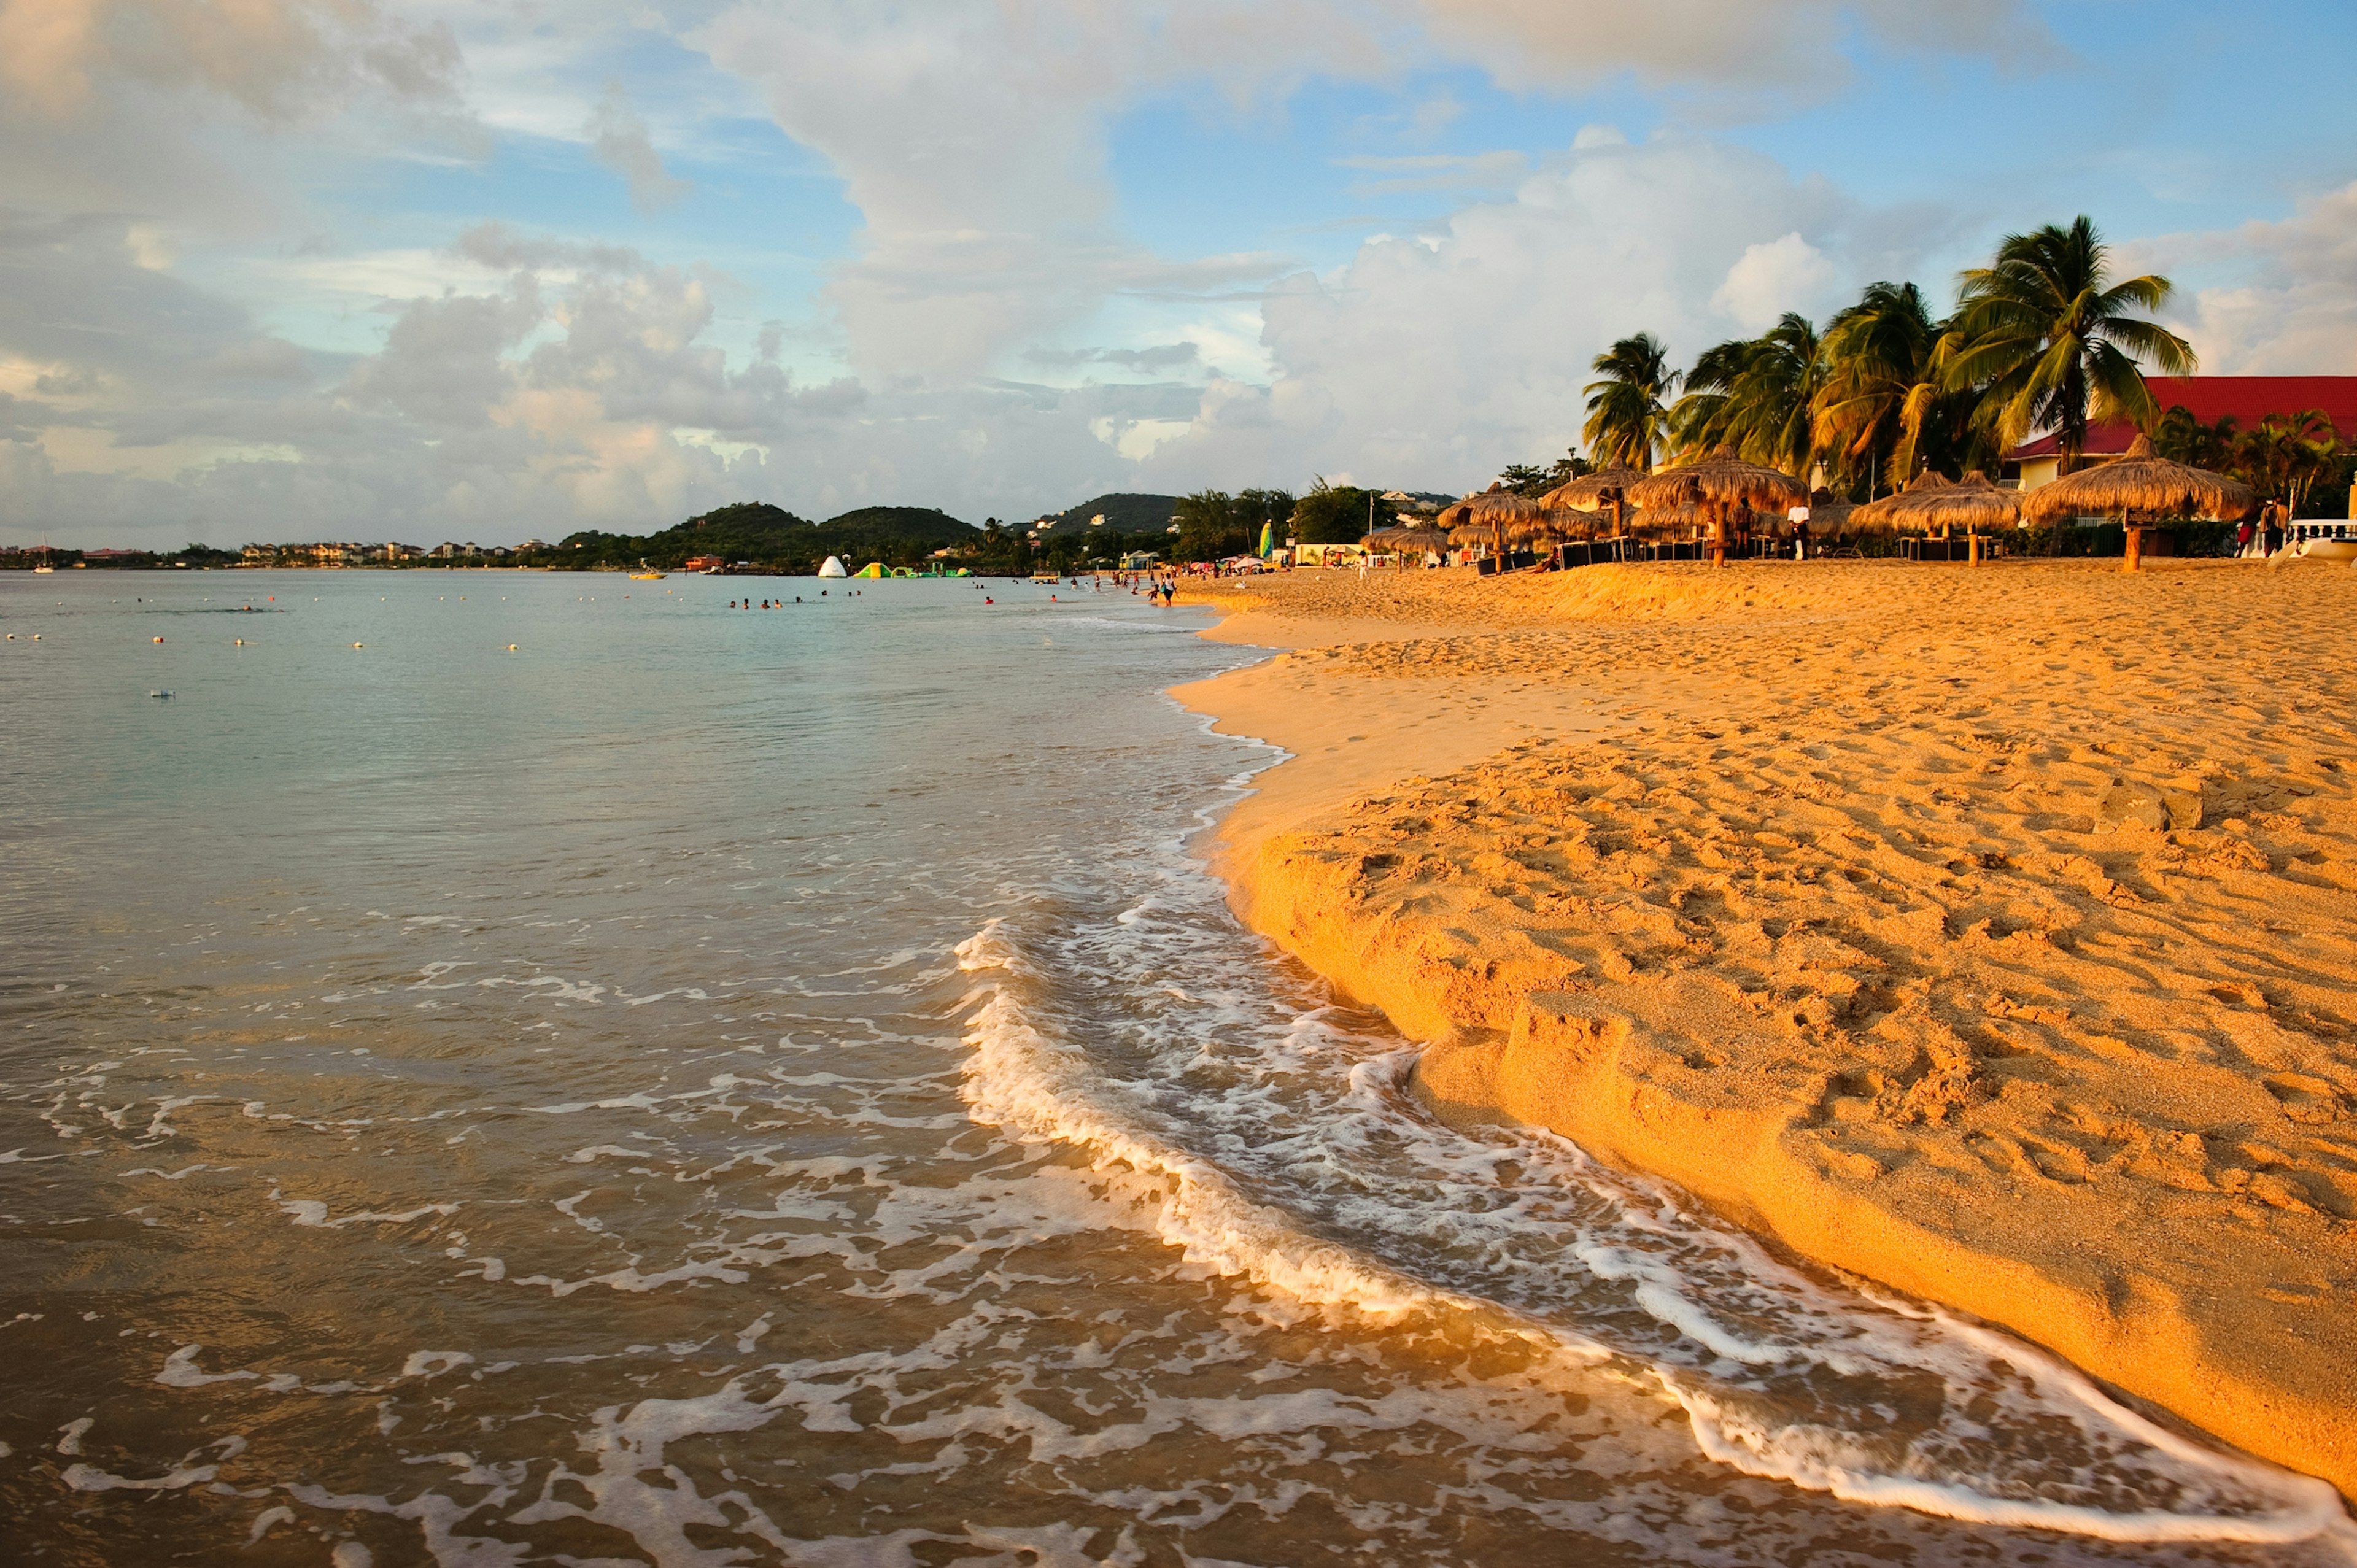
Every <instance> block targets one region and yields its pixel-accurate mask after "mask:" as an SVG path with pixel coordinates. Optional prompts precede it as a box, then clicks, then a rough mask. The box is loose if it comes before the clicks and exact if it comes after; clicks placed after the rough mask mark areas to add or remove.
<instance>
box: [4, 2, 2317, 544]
mask: <svg viewBox="0 0 2357 1568" xmlns="http://www.w3.org/2000/svg"><path fill="white" fill-rule="evenodd" d="M2352 68H2357V5H2351V4H2350V3H2349V0H2277V3H2267V4H2250V5H2217V4H2215V3H2214V0H2212V3H2207V4H2201V3H2191V0H2184V3H2180V0H2052V3H2040V0H1936V3H1929V4H1925V3H1919V0H1847V3H1845V0H1783V3H1781V4H1779V3H1776V0H1650V3H1649V4H1646V5H1631V4H1628V3H1626V0H1125V3H1116V0H914V3H901V0H741V3H729V0H471V3H460V0H414V3H408V0H0V543H22V542H38V539H39V538H41V537H47V538H48V539H50V540H51V541H52V542H56V543H58V544H60V545H67V546H72V547H81V548H92V547H98V546H102V545H114V546H145V547H151V548H167V547H177V546H178V545H180V544H183V543H186V542H190V541H198V542H208V543H213V544H220V545H226V546H232V547H233V546H235V545H238V544H241V543H244V542H250V541H301V540H318V539H328V540H361V541H371V542H373V541H379V540H385V539H397V540H400V541H402V542H408V543H421V544H427V545H431V544H433V543H436V542H441V541H443V540H446V539H447V540H453V541H459V542H465V541H474V542H479V543H483V544H494V543H514V542H520V541H522V540H523V539H525V538H527V537H537V538H542V539H549V540H554V539H557V538H560V537H562V536H563V535H564V534H565V533H568V532H573V531H574V530H576V529H580V528H599V529H606V530H611V531H620V532H651V531H653V530H656V529H660V528H663V527H668V526H670V525H671V524H672V523H674V522H677V521H680V520H682V519H683V518H685V517H687V516H690V515H692V514H694V513H696V512H700V511H703V510H709V509H710V508H712V507H715V506H718V505H722V504H725V503H727V502H730V501H737V500H765V501H771V502H775V503H776V504H778V505H780V506H782V507H785V508H787V509H788V510H791V511H794V512H796V513H798V514H800V515H802V516H805V517H810V518H813V519H818V518H824V517H828V516H832V515H834V514H836V513H839V512H842V511H845V510H850V509H852V508H855V507H860V506H867V505H876V504H895V505H912V506H938V507H940V508H942V509H943V510H947V511H949V512H951V513H952V515H955V516H958V517H961V518H964V519H966V520H968V521H975V522H979V521H982V520H983V519H985V517H999V518H1003V519H1006V520H1009V521H1016V520H1025V519H1028V518H1031V517H1033V516H1037V515H1039V514H1040V513H1042V512H1047V511H1055V510H1062V509H1064V508H1066V507H1068V506H1071V505H1073V504H1075V503H1076V502H1079V501H1081V500H1083V499H1088V498H1090V497H1092V496H1094V495H1097V494H1099V493H1102V492H1103V491H1108V490H1149V491H1161V492H1167V493H1185V492H1189V491H1193V490H1197V489H1206V488H1216V489H1229V490H1235V489H1244V488H1248V487H1253V486H1274V487H1281V488H1284V489H1292V490H1296V491H1298V490H1302V489H1307V488H1308V487H1309V486H1310V485H1311V484H1313V483H1314V482H1315V481H1316V480H1317V479H1318V478H1319V477H1323V478H1327V479H1329V480H1330V481H1333V482H1336V483H1358V484H1374V485H1381V486H1383V487H1386V488H1400V489H1413V490H1427V491H1448V492H1461V491H1465V490H1468V489H1473V488H1476V487H1479V486H1481V485H1484V484H1486V483H1488V482H1489V480H1490V479H1491V478H1492V477H1493V476H1494V475H1495V474H1496V473H1497V471H1498V470H1499V469H1500V468H1501V467H1503V466H1504V465H1507V464H1510V463H1516V462H1536V463H1545V462H1548V461H1551V460H1552V459H1554V458H1555V457H1556V456H1560V455H1561V454H1562V453H1563V452H1564V451H1565V450H1566V448H1568V447H1570V446H1573V445H1575V444H1576V443H1577V437H1578V432H1579V426H1580V424H1581V423H1582V419H1583V408H1582V397H1581V387H1582V385H1583V384H1584V383H1585V382H1586V381H1589V380H1591V379H1593V377H1592V372H1591V371H1589V369H1588V366H1589V362H1590V361H1591V360H1593V359H1594V357H1595V356H1596V354H1597V353H1598V352H1599V351H1600V350H1601V349H1603V348H1604V346H1605V345H1606V344H1607V343H1609V341H1611V340H1612V339H1613V338H1618V337H1621V336H1624V335H1626V334H1628V333H1631V332H1633V331H1638V330H1649V331H1652V332H1655V333H1658V334H1660V335H1661V336H1662V337H1663V338H1665V339H1666V340H1667V341H1668V343H1669V345H1670V347H1671V349H1672V351H1673V354H1674V357H1675V358H1676V359H1678V360H1691V359H1692V358H1693V357H1694V356H1695V354H1696V353H1698V352H1700V351H1701V350H1702V349H1705V348H1707V347H1708V346H1710V345H1711V344H1713V343H1715V342H1718V341H1720V340H1723V339H1725V338H1733V337H1740V336H1746V335H1750V334H1753V333H1756V332H1758V331H1760V329H1761V328H1765V327H1766V326H1768V325H1769V324H1770V323H1771V322H1772V321H1773V320H1774V319H1775V318H1776V317H1777V316H1779V315H1780V314H1781V313H1782V312H1784V311H1786V310H1797V311H1800V312H1802V313H1803V314H1804V315H1807V316H1809V317H1812V318H1813V319H1814V320H1817V321H1819V322H1821V323H1822V322H1823V321H1824V319H1825V318H1826V317H1830V316H1831V315H1832V314H1833V313H1834V312H1835V311H1837V310H1839V309H1840V308H1841V307H1842V306H1843V305H1845V304H1846V303H1848V302H1849V301H1851V300H1853V299H1855V298H1856V297H1857V294H1858V292H1859V290H1860V289H1861V288H1863V286H1864V285H1867V283H1870V282H1873V281H1876V280H1878V279H1886V278H1887V279H1894V280H1897V279H1912V280H1914V281H1916V282H1918V283H1920V284H1921V285H1924V287H1925V288H1926V290H1927V291H1928V292H1929V293H1930V294H1931V295H1932V297H1933V298H1934V300H1935V301H1937V302H1939V303H1940V304H1942V305H1943V306H1944V305H1945V304H1946V303H1947V302H1948V301H1949V300H1950V299H1951V298H1952V297H1953V287H1954V279H1955V275H1956V274H1957V273H1958V271H1959V270H1960V269H1962V268H1964V267H1968V266H1972V265H1975V264H1977V263H1982V262H1985V261H1986V258H1987V256H1988V254H1989V253H1990V252H1991V251H1992V250H1993V249H1994V247H1995V245H1996V242H1997V241H1998V240H1999V239H2000V238H2001V237H2002V236H2003V235H2005V234H2007V233H2009V232H2018V231H2024V230H2027V229H2031V228H2035V227H2037V226H2039V225H2040V224H2044V223H2055V222H2068V221H2069V220H2071V219H2072V217H2074V216H2076V215H2078V214H2080V213H2086V214H2088V215H2089V216H2091V217H2092V218H2093V220H2095V222H2096V223H2097V224H2098V225H2099V226H2100V228H2101V229H2102V230H2103V231H2104V234H2105V235H2106V237H2107V238H2108V239H2109V240H2110V241H2111V242H2112V243H2113V245H2114V247H2115V261H2116V263H2117V265H2118V266H2119V268H2120V269H2121V270H2122V272H2123V274H2127V273H2134V272H2144V271H2158V272H2161V273H2163V274H2166V275H2167V276H2168V277H2169V278H2170V279H2171V280H2172V281H2173V283H2174V284H2175V285H2176V288H2175V294H2174V296H2173V298H2172V301H2171V303H2170V305H2169V308H2168V310H2167V311H2166V313H2165V318H2166V319H2167V320H2168V321H2169V324H2170V325H2172V326H2174V327H2175V328H2177V329H2178V330H2179V331H2180V332H2182V333H2183V334H2184V335H2185V336H2186V337H2187V338H2190V341H2191V342H2192V343H2193V345H2194V347H2195V349H2196V350H2197V351H2198V352H2199V354H2200V356H2201V367H2202V369H2203V370H2204V371H2208V372H2212V373H2217V374H2234V373H2245V374H2258V373H2273V372H2280V373H2310V374H2330V373H2357V134H2352V133H2357V94H2352V93H2351V92H2350V91H2347V81H2348V79H2349V77H2350V75H2351V72H2352Z"/></svg>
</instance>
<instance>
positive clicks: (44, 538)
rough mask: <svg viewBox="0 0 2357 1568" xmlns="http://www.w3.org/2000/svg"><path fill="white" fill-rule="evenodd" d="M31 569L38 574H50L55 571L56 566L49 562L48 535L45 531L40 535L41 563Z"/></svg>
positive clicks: (53, 573)
mask: <svg viewBox="0 0 2357 1568" xmlns="http://www.w3.org/2000/svg"><path fill="white" fill-rule="evenodd" d="M33 571H34V574H35V575H38V576H50V575H55V574H56V572H57V568H56V567H55V566H52V565H50V564H49V536H48V534H46V533H44V534H43V535H41V564H39V565H38V566H36V567H34V568H33Z"/></svg>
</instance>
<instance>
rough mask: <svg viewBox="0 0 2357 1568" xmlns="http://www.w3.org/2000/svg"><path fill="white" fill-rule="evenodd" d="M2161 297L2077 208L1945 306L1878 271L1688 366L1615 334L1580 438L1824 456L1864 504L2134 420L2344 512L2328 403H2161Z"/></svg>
mask: <svg viewBox="0 0 2357 1568" xmlns="http://www.w3.org/2000/svg"><path fill="white" fill-rule="evenodd" d="M2170 292H2171V291H2170V285H2169V280H2168V279H2167V278H2164V277H2158V276H2150V275H2147V276H2142V277H2133V278H2126V279H2115V277H2114V276H2113V275H2112V270H2111V265H2110V257H2109V253H2108V252H2107V251H2106V248H2105V246H2104V242H2103V238H2102V236H2101V235H2100V234H2098V233H2097V232H2096V231H2095V227H2094V225H2093V223H2092V222H2090V221H2089V220H2087V219H2085V218H2083V217H2082V218H2079V219H2077V220H2073V221H2072V223H2070V224H2068V225H2049V226H2048V227H2046V228H2043V229H2040V230H2037V231H2034V232H2032V233H2029V234H2013V235H2008V236H2007V237H2006V238H2005V239H2004V240H2003V241H2002V242H2000V243H1999V244H1998V246H1997V250H1996V255H1995V257H1994V258H1993V259H1992V260H1991V262H1990V264H1989V265H1987V266H1986V267H1976V268H1974V269H1972V270H1971V271H1968V272H1966V273H1965V274H1964V275H1963V277H1962V278H1961V280H1960V287H1959V292H1958V296H1957V300H1956V305H1955V308H1954V309H1953V311H1952V312H1951V313H1950V314H1949V315H1948V316H1946V317H1944V318H1943V317H1937V316H1935V315H1934V314H1933V311H1932V306H1931V304H1930V303H1929V301H1928V300H1927V299H1926V298H1925V296H1924V295H1923V292H1922V290H1921V289H1920V288H1919V287H1918V286H1917V285H1914V284H1911V283H1877V284H1874V285H1869V286H1868V287H1867V290H1866V291H1865V293H1864V295H1862V296H1861V297H1860V298H1859V300H1858V301H1857V304H1855V305H1852V306H1849V307H1848V308H1846V309H1845V310H1843V311H1841V312H1839V313H1838V314H1836V315H1835V317H1833V319H1832V320H1831V321H1830V322H1829V323H1828V324H1827V325H1826V327H1825V328H1824V331H1823V332H1822V333H1820V332H1819V331H1818V330H1817V328H1816V327H1815V326H1814V325H1813V323H1812V322H1810V321H1809V320H1808V319H1807V318H1805V317H1801V316H1797V315H1787V316H1785V317H1783V318H1782V319H1781V320H1780V321H1778V322H1777V323H1776V325H1775V326H1774V327H1772V328H1770V329H1769V330H1768V331H1767V332H1766V333H1764V334H1763V335H1761V336H1760V337H1759V338H1741V339H1737V340H1735V341H1733V342H1727V343H1720V344H1717V345H1716V346H1714V347H1712V348H1709V349H1705V350H1704V351H1703V353H1702V355H1701V356H1700V357H1699V358H1698V359H1697V360H1695V363H1694V365H1693V367H1692V368H1691V369H1689V370H1686V371H1678V370H1676V369H1674V368H1673V367H1672V365H1671V363H1670V360H1669V354H1668V350H1667V349H1666V348H1665V347H1664V346H1663V343H1662V341H1661V340H1660V339H1659V338H1655V337H1653V336H1652V334H1650V333H1642V332H1641V333H1638V334H1636V335H1635V336H1633V337H1630V338H1622V339H1621V340H1620V341H1619V342H1617V343H1615V344H1613V345H1612V346H1611V347H1610V348H1609V349H1607V350H1605V352H1604V353H1602V354H1600V355H1598V357H1597V359H1596V360H1595V369H1596V371H1597V374H1598V378H1599V379H1598V380H1597V381H1592V382H1590V383H1588V385H1587V388H1586V389H1585V392H1586V396H1587V424H1586V427H1585V430H1584V435H1585V439H1586V441H1587V446H1588V448H1589V450H1590V452H1591V453H1593V454H1594V456H1596V458H1597V460H1598V461H1599V462H1609V461H1614V460H1618V461H1620V462H1625V463H1627V464H1629V465H1630V466H1631V467H1636V468H1646V469H1650V468H1651V467H1652V466H1653V464H1654V463H1655V462H1656V461H1658V460H1662V459H1665V458H1667V459H1691V458H1694V457H1698V456H1703V455H1705V454H1706V453H1708V452H1710V451H1712V450H1715V449H1717V448H1718V447H1720V446H1731V447H1733V448H1734V449H1735V450H1736V452H1737V453H1738V455H1739V456H1743V457H1745V458H1747V459H1749V460H1750V461H1752V462H1755V463H1760V464H1764V465H1766V466H1768V467H1773V468H1778V469H1781V470H1782V471H1783V472H1785V473H1788V474H1791V475H1792V476H1794V477H1795V478H1807V477H1809V476H1810V475H1811V474H1812V472H1813V471H1815V470H1817V469H1818V468H1820V467H1822V470H1823V473H1824V482H1825V483H1826V485H1827V486H1828V487H1829V488H1830V489H1833V490H1835V491H1836V492H1838V493H1841V494H1844V495H1846V496H1848V497H1850V498H1851V499H1859V500H1863V499H1867V498H1868V497H1870V496H1872V495H1877V494H1888V493H1889V492H1890V491H1891V490H1892V489H1897V488H1898V487H1900V486H1901V485H1903V484H1905V483H1906V482H1907V480H1908V479H1909V478H1911V477H1912V476H1913V475H1915V474H1916V473H1918V472H1921V470H1922V469H1924V468H1926V467H1931V468H1936V469H1938V470H1939V471H1941V472H1942V473H1943V474H1946V475H1947V476H1948V477H1949V478H1961V477H1962V476H1963V475H1964V472H1965V471H1966V470H1968V469H1973V468H1979V469H1982V470H1984V471H1986V472H1988V473H1990V474H1992V475H1994V474H1995V473H1996V468H1997V466H1998V461H1999V458H2000V457H2001V456H2002V454H2003V453H2004V452H2005V451H2006V450H2007V449H2008V448H2010V447H2012V446H2017V445H2018V444H2019V443H2020V442H2022V441H2023V440H2024V439H2026V438H2027V437H2029V435H2033V434H2035V433H2037V432H2039V431H2051V432H2053V433H2054V435H2055V437H2056V446H2057V447H2058V448H2059V449H2060V453H2061V461H2062V467H2063V471H2064V472H2066V473H2067V472H2070V471H2071V470H2072V469H2073V468H2074V467H2076V466H2077V465H2078V464H2079V462H2080V459H2081V458H2082V456H2083V455H2084V453H2085V450H2086V440H2087V430H2088V427H2089V425H2090V424H2093V423H2097V422H2104V423H2122V424H2135V425H2136V426H2137V427H2138V428H2140V429H2143V430H2146V431H2149V432H2151V433H2152V434H2153V435H2154V438H2155V446H2157V447H2158V449H2159V450H2160V452H2161V453H2162V455H2163V456H2171V457H2175V458H2176V459H2177V460H2179V461H2180V462H2188V463H2192V464H2194V465H2196V466H2198V467H2209V468H2215V469H2218V470H2220V471H2221V472H2224V473H2227V474H2231V475H2233V477H2234V478H2238V479H2241V480H2242V481H2243V482H2244V483H2245V484H2248V485H2250V486H2251V487H2252V488H2253V489H2255V490H2257V491H2258V492H2259V493H2260V494H2261V495H2263V496H2268V497H2272V498H2275V499H2281V500H2283V501H2285V502H2286V503H2287V505H2288V506H2290V507H2291V508H2292V509H2293V510H2295V511H2299V510H2303V509H2312V508H2316V507H2319V506H2321V507H2329V508H2331V509H2334V510H2339V509H2341V508H2342V507H2344V506H2345V505H2346V501H2347V496H2348V489H2349V484H2350V474H2351V463H2350V459H2349V458H2348V456H2346V455H2345V454H2344V453H2343V452H2342V449H2341V439H2342V438H2341V433H2340V432H2338V431H2336V430H2334V429H2333V427H2332V424H2331V422H2330V420H2328V419H2326V418H2325V417H2324V415H2323V414H2321V413H2318V412H2316V411H2314V410H2309V411H2306V412H2301V413H2291V412H2286V413H2280V414H2276V415H2271V416H2269V417H2268V418H2267V419H2266V420H2264V421H2262V422H2261V423H2260V424H2259V425H2258V426H2257V427H2256V428H2255V429H2252V430H2248V431H2242V430H2237V429H2235V428H2233V421H2223V422H2221V423H2220V424H2218V425H2215V426H2205V425H2202V424H2200V423H2199V422H2197V421H2195V420H2193V418H2192V416H2191V415H2190V414H2188V413H2185V412H2184V411H2183V410H2182V409H2177V410H2172V411H2169V412H2168V413H2164V412H2163V411H2162V409H2161V408H2160V407H2159V406H2158V402H2157V400H2156V399H2155V397H2154V395H2153V392H2152V390H2151V388H2150V387H2149V386H2147V384H2146V381H2145V370H2146V368H2147V367H2149V368H2150V369H2151V370H2152V371H2154V372H2156V373H2159V374H2165V375H2170V376H2182V375H2190V374H2191V373H2192V372H2193V371H2194V370H2195V363H2194V357H2193V351H2192V349H2191V348H2190V346H2188V345H2187V343H2186V342H2185V340H2184V339H2183V338H2179V337H2178V336H2177V335H2176V334H2175V333H2173V332H2170V331H2169V330H2167V329H2166V328H2162V327H2160V326H2158V324H2156V323H2155V322H2153V321H2151V320H2149V319H2147V317H2146V315H2145V314H2144V313H2149V312H2152V311H2157V310H2158V309H2159V308H2160V307H2161V306H2164V305H2166V304H2167V303H2168V300H2169V295H2170ZM1533 472H1534V471H1533V470H1531V469H1529V468H1527V467H1515V468H1510V469H1508V470H1507V472H1506V480H1507V482H1508V484H1509V485H1510V487H1511V488H1512V489H1518V490H1521V491H1523V493H1525V494H1534V493H1537V492H1535V491H1534V490H1533V489H1531V485H1532V483H1533V482H1534V480H1533V478H1532V476H1533ZM2055 547H2056V548H2061V547H2062V541H2061V538H2060V537H2059V535H2058V537H2057V539H2056V540H2055Z"/></svg>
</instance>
